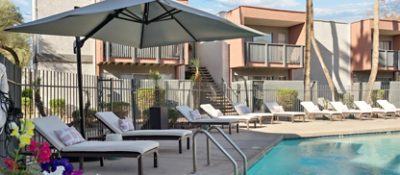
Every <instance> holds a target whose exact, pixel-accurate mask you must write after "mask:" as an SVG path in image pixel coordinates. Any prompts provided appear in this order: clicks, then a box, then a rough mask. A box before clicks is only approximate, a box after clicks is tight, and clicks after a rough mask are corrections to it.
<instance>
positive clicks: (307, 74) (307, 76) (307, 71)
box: [304, 0, 313, 101]
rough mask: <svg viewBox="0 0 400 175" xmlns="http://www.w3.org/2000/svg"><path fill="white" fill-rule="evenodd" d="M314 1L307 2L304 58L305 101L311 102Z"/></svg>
mask: <svg viewBox="0 0 400 175" xmlns="http://www.w3.org/2000/svg"><path fill="white" fill-rule="evenodd" d="M312 8H313V2H312V0H307V12H306V51H305V57H304V100H305V101H310V100H311V31H312V30H311V29H312V28H313V23H312Z"/></svg>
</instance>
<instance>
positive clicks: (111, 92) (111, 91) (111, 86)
mask: <svg viewBox="0 0 400 175" xmlns="http://www.w3.org/2000/svg"><path fill="white" fill-rule="evenodd" d="M113 84H114V83H113V79H112V78H111V79H110V111H113V98H114V89H113Z"/></svg>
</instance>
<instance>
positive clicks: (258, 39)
mask: <svg viewBox="0 0 400 175" xmlns="http://www.w3.org/2000/svg"><path fill="white" fill-rule="evenodd" d="M253 42H257V43H272V33H266V34H265V35H264V36H256V37H253Z"/></svg>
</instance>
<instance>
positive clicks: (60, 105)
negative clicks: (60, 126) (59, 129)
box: [49, 98, 65, 116]
mask: <svg viewBox="0 0 400 175" xmlns="http://www.w3.org/2000/svg"><path fill="white" fill-rule="evenodd" d="M49 104H50V108H51V111H52V112H53V113H54V114H58V115H60V116H62V115H64V111H65V100H64V99H62V98H57V99H51V100H50V101H49Z"/></svg>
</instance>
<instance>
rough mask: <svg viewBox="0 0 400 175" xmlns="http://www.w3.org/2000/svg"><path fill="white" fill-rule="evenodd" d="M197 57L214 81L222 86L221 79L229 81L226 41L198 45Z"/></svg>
mask: <svg viewBox="0 0 400 175" xmlns="http://www.w3.org/2000/svg"><path fill="white" fill-rule="evenodd" d="M196 57H197V58H199V59H200V63H201V66H205V67H206V68H207V70H208V71H209V72H210V74H211V75H212V77H213V79H214V81H215V82H216V83H217V84H218V85H220V84H221V81H222V80H221V79H224V80H225V81H229V72H230V70H229V64H228V45H227V43H226V42H224V41H213V42H201V43H196Z"/></svg>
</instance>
